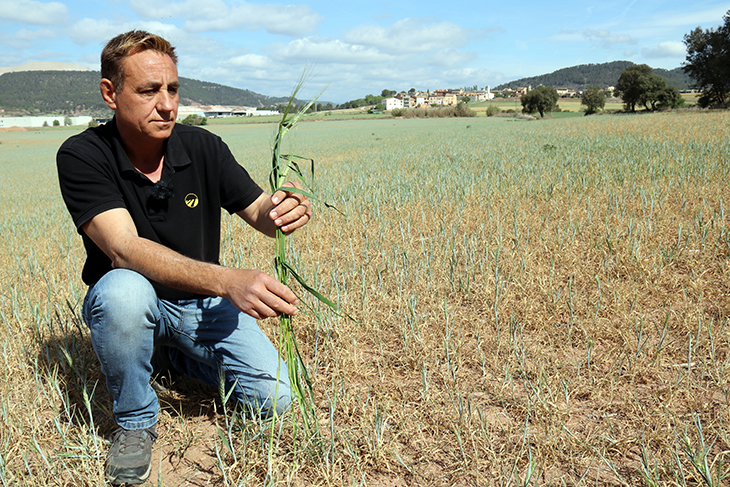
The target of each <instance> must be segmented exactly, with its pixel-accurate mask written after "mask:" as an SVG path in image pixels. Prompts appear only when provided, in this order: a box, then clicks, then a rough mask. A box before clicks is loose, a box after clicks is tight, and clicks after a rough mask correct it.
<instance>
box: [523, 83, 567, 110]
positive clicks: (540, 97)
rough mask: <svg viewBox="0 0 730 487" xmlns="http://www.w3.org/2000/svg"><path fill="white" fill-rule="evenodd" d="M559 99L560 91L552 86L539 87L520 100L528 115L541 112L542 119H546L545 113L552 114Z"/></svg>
mask: <svg viewBox="0 0 730 487" xmlns="http://www.w3.org/2000/svg"><path fill="white" fill-rule="evenodd" d="M558 98H559V96H558V91H557V90H556V89H555V88H553V87H552V86H538V87H537V88H535V89H534V90H531V91H528V92H527V93H525V94H524V95H522V97H521V98H520V101H521V102H522V111H523V112H526V113H535V112H540V117H544V116H545V112H551V111H553V110H554V109H555V107H556V103H557V102H558Z"/></svg>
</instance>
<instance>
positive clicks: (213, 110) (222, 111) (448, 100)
mask: <svg viewBox="0 0 730 487" xmlns="http://www.w3.org/2000/svg"><path fill="white" fill-rule="evenodd" d="M531 89H532V87H530V86H527V87H522V88H516V89H514V90H509V89H506V90H502V91H492V90H491V89H490V88H489V86H486V87H485V88H484V89H483V90H466V89H463V88H460V89H440V90H434V91H430V90H429V91H416V90H409V91H401V92H400V93H397V94H394V95H393V96H390V97H388V98H383V99H382V100H380V102H379V104H381V105H383V109H384V110H385V111H391V110H395V109H398V108H429V107H452V106H456V105H458V104H459V102H462V101H464V99H465V97H468V99H469V101H470V102H485V101H490V100H494V99H495V98H514V97H521V96H522V95H524V94H525V93H527V92H528V91H530V90H531ZM556 90H557V92H558V95H559V96H560V97H561V98H575V97H580V96H581V92H579V91H575V90H571V89H568V88H556ZM606 91H611V92H612V91H613V87H609V88H608V89H607V90H606ZM370 108H372V106H366V107H362V109H363V110H367V109H370ZM278 114H279V112H278V111H276V110H261V109H257V108H250V107H227V106H208V107H205V106H180V108H179V111H178V119H180V120H182V119H185V118H186V117H188V116H190V115H198V116H201V117H205V118H224V117H256V116H265V115H278Z"/></svg>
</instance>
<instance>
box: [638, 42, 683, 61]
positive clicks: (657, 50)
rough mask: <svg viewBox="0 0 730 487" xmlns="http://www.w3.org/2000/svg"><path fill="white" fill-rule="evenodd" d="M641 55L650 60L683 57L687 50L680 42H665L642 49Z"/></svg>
mask: <svg viewBox="0 0 730 487" xmlns="http://www.w3.org/2000/svg"><path fill="white" fill-rule="evenodd" d="M641 54H642V55H643V56H644V57H646V58H652V59H657V58H668V57H684V56H685V55H686V54H687V49H686V48H685V45H684V43H682V42H679V41H666V42H660V43H659V44H657V45H656V46H655V47H652V48H645V49H642V50H641Z"/></svg>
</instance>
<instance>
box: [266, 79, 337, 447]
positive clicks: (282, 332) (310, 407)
mask: <svg viewBox="0 0 730 487" xmlns="http://www.w3.org/2000/svg"><path fill="white" fill-rule="evenodd" d="M306 78H307V72H306V71H305V73H304V74H302V77H301V78H300V79H299V81H298V82H297V84H296V86H295V88H294V90H293V91H292V94H291V96H290V97H289V102H288V103H287V106H286V109H285V110H284V114H283V115H282V117H281V121H280V122H279V127H278V131H277V134H276V138H275V139H274V149H273V154H272V159H271V162H272V168H271V174H270V175H269V183H270V185H271V192H272V194H273V193H275V192H276V191H278V190H280V189H282V186H283V184H284V183H285V182H287V181H289V180H291V177H292V175H294V176H296V178H297V179H298V180H299V181H300V182H301V183H302V186H303V187H305V188H307V189H298V188H291V187H288V186H287V187H286V188H285V190H286V191H288V192H291V193H298V194H301V195H304V196H306V197H308V198H310V199H312V200H316V199H317V198H315V197H314V195H313V194H312V192H311V190H308V189H309V187H308V185H307V184H306V178H305V176H304V172H303V171H302V169H301V167H300V164H307V165H308V166H309V172H310V174H311V177H312V178H313V177H314V160H313V159H311V158H308V157H302V156H298V155H293V154H282V153H281V146H282V142H283V140H284V136H285V135H286V134H287V132H289V130H291V129H293V128H294V126H295V125H296V124H297V122H298V121H299V120H300V119H301V118H302V116H303V115H304V114H305V113H306V112H307V110H309V108H310V107H311V106H312V105H313V104H314V103H315V101H316V100H317V98H319V96H320V95H321V94H322V92H320V93H319V94H318V95H317V96H315V97H314V98H313V99H312V100H311V101H310V102H309V103H307V104H306V105H305V106H303V107H301V108H300V109H299V110H294V105H295V103H294V102H295V98H296V95H297V94H298V93H299V91H300V90H301V88H302V86H304V84H305V81H306ZM325 205H326V206H327V207H329V208H333V207H332V206H331V205H329V204H326V203H325ZM275 240H276V255H275V258H274V266H275V268H276V275H277V278H278V279H279V281H280V282H281V283H282V284H284V285H288V282H289V278H290V277H293V278H294V279H295V280H296V281H297V282H299V284H300V285H301V286H302V287H303V288H304V289H305V290H306V291H307V292H309V293H310V294H312V295H314V296H315V297H316V298H317V299H318V300H320V301H321V302H323V303H325V304H326V305H327V306H329V307H330V308H331V309H333V310H334V311H335V312H336V313H338V314H339V313H340V310H339V308H338V307H337V306H336V305H335V304H334V303H333V302H332V301H331V300H330V299H329V298H327V297H326V296H324V295H323V294H321V293H320V292H319V291H317V290H316V289H314V288H313V287H312V286H310V285H309V284H307V282H306V281H305V280H304V279H303V278H302V277H301V275H300V274H299V273H298V272H297V271H296V270H295V269H294V267H293V266H292V265H291V264H290V263H289V261H288V259H287V256H286V235H285V234H284V232H282V231H281V229H280V228H277V229H276V238H275ZM279 349H280V351H282V353H283V354H284V357H285V361H286V364H287V369H288V370H287V372H288V374H289V381H290V383H291V388H292V393H293V395H294V397H295V398H296V400H297V403H298V404H299V410H300V412H301V415H302V422H303V426H304V430H305V432H306V433H307V434H309V435H310V436H311V437H313V438H315V439H316V438H319V436H320V435H319V423H318V422H317V416H316V410H315V407H314V392H313V390H312V382H311V380H310V378H309V374H308V373H307V368H306V366H305V365H304V362H303V361H302V357H301V355H300V353H299V348H298V346H297V342H296V337H295V335H294V330H293V328H292V317H291V315H287V314H282V315H281V316H280V318H279ZM277 383H278V377H277ZM276 397H278V394H277V395H276V396H275V398H274V399H275V400H276ZM274 410H276V404H274Z"/></svg>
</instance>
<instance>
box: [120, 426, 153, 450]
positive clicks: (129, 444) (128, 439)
mask: <svg viewBox="0 0 730 487" xmlns="http://www.w3.org/2000/svg"><path fill="white" fill-rule="evenodd" d="M147 435H149V436H151V437H152V440H153V441H154V440H155V438H156V436H157V435H153V434H152V433H151V432H150V431H148V430H146V429H145V430H131V431H128V430H124V429H119V430H118V431H116V432H115V433H114V434H113V435H112V443H115V442H116V441H117V439H119V452H120V453H132V452H135V451H138V450H142V449H143V448H144V444H145V441H146V440H147ZM120 436H121V438H120Z"/></svg>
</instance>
